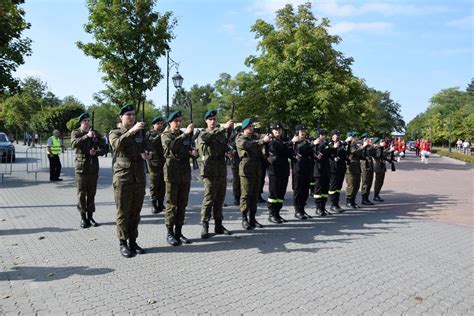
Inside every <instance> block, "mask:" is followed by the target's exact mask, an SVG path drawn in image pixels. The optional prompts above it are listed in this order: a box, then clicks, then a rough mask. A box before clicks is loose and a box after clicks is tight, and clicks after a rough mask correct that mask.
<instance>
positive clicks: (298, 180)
mask: <svg viewBox="0 0 474 316" xmlns="http://www.w3.org/2000/svg"><path fill="white" fill-rule="evenodd" d="M292 180H293V205H294V206H295V212H302V211H304V207H305V205H306V200H307V199H308V196H309V183H310V181H311V172H308V173H306V174H299V173H296V174H293V179H292Z"/></svg>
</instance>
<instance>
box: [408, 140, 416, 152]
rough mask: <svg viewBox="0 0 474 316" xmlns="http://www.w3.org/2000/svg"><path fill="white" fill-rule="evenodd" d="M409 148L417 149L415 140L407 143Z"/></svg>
mask: <svg viewBox="0 0 474 316" xmlns="http://www.w3.org/2000/svg"><path fill="white" fill-rule="evenodd" d="M407 149H408V150H410V151H415V141H413V140H410V141H409V142H408V143H407Z"/></svg>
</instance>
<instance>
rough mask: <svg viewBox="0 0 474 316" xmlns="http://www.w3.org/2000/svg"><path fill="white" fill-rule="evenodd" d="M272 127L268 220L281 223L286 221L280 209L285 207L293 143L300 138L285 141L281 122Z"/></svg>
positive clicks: (269, 159)
mask: <svg viewBox="0 0 474 316" xmlns="http://www.w3.org/2000/svg"><path fill="white" fill-rule="evenodd" d="M270 129H271V130H272V135H273V139H272V140H271V141H270V142H269V143H268V162H269V167H268V190H269V196H268V200H267V206H268V209H269V216H268V220H269V221H270V222H272V223H276V224H281V223H284V222H286V220H285V219H284V218H282V217H281V216H280V210H281V208H282V207H283V202H284V200H285V193H286V188H287V186H288V178H289V176H290V164H289V160H290V159H293V156H294V155H293V144H294V142H296V141H297V140H298V137H296V136H295V137H293V139H292V141H289V142H285V141H283V126H282V125H281V124H280V123H275V124H273V125H272V126H271V127H270Z"/></svg>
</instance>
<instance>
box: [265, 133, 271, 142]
mask: <svg viewBox="0 0 474 316" xmlns="http://www.w3.org/2000/svg"><path fill="white" fill-rule="evenodd" d="M271 140H272V136H271V135H268V134H267V135H265V136H264V137H263V142H264V143H268V142H270V141H271Z"/></svg>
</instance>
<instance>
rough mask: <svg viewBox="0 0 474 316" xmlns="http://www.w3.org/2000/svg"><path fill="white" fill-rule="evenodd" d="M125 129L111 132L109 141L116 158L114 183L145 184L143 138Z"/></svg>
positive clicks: (139, 134) (139, 133)
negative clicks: (142, 153)
mask: <svg viewBox="0 0 474 316" xmlns="http://www.w3.org/2000/svg"><path fill="white" fill-rule="evenodd" d="M141 136H142V135H141V132H138V133H135V134H132V133H130V131H129V130H127V129H126V128H125V127H122V128H118V129H114V130H111V131H110V133H109V141H110V145H111V146H112V150H113V152H114V156H115V163H114V166H113V168H114V175H113V182H114V183H116V182H117V181H118V182H121V183H145V182H146V180H145V162H144V160H143V159H142V157H141V154H140V153H141V152H142V150H143V144H142V142H143V137H141Z"/></svg>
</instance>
